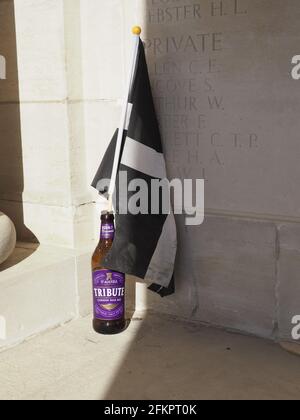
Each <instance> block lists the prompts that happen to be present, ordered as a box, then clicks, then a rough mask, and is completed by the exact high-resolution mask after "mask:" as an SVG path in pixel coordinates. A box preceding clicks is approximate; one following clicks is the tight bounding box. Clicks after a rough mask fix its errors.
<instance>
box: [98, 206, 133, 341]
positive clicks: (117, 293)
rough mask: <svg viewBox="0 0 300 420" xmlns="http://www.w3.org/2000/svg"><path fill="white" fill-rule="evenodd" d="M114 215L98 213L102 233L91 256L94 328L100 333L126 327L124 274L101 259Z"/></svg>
mask: <svg viewBox="0 0 300 420" xmlns="http://www.w3.org/2000/svg"><path fill="white" fill-rule="evenodd" d="M114 235H115V226H114V215H113V214H112V213H108V212H104V213H102V215H101V235H100V242H99V244H98V245H97V247H96V249H95V252H94V254H93V257H92V274H93V303H94V320H93V327H94V330H95V331H96V332H97V333H99V334H118V333H120V332H122V331H123V330H124V328H125V325H126V321H125V275H124V274H123V273H119V272H116V271H111V270H107V269H105V268H104V267H103V265H102V262H103V259H104V258H105V256H106V254H107V253H108V251H109V250H110V248H111V247H112V244H113V240H114Z"/></svg>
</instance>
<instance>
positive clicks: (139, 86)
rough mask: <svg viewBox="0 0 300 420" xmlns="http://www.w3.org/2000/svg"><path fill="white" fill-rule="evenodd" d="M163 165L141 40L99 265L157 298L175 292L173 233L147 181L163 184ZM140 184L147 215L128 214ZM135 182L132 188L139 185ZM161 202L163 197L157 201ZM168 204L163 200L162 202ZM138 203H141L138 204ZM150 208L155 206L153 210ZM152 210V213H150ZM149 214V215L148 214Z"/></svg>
mask: <svg viewBox="0 0 300 420" xmlns="http://www.w3.org/2000/svg"><path fill="white" fill-rule="evenodd" d="M117 137H118V130H117V131H116V133H115V135H114V137H113V139H112V141H111V143H110V145H109V147H108V149H107V151H106V154H105V156H104V158H103V161H102V163H101V165H100V167H99V169H98V171H97V174H96V176H95V179H94V181H93V183H92V186H93V187H94V188H96V189H97V190H98V191H99V192H100V193H101V194H104V195H105V193H107V188H105V187H104V184H103V180H105V179H110V177H111V174H112V167H113V162H114V157H115V150H116V143H117ZM121 174H122V175H123V179H124V174H125V175H126V183H127V185H124V180H123V187H122V186H120V185H119V184H121V183H120V177H121ZM166 177H167V173H166V164H165V159H164V155H163V148H162V141H161V136H160V131H159V127H158V122H157V118H156V114H155V108H154V102H153V97H152V92H151V85H150V80H149V74H148V69H147V63H146V57H145V51H144V45H143V43H142V42H141V41H140V42H139V47H138V55H137V61H136V65H135V71H134V76H133V79H132V84H131V90H130V94H129V103H128V107H127V121H126V125H125V130H124V135H123V142H122V149H121V156H120V161H119V167H118V176H117V182H116V190H115V197H114V203H115V204H114V205H115V212H116V215H115V217H116V235H115V239H114V242H113V246H112V248H111V250H110V252H109V254H108V255H107V257H106V259H105V261H104V266H105V267H106V268H108V269H111V270H114V271H119V272H122V273H126V274H129V275H134V276H137V277H139V278H141V279H144V280H145V281H147V282H150V284H151V286H150V287H149V288H150V289H151V290H153V291H155V292H157V293H159V294H160V295H161V296H167V295H170V294H172V293H174V277H173V274H174V264H175V257H176V251H177V234H176V225H175V219H174V215H173V212H172V211H170V212H169V214H164V213H165V212H163V209H162V204H161V203H159V205H158V206H157V203H153V196H152V194H151V182H152V181H153V180H157V181H158V180H165V179H166ZM136 179H139V180H143V182H144V184H145V183H146V184H147V186H148V197H147V200H146V201H147V202H148V205H147V207H148V208H147V209H146V210H147V211H145V208H143V210H142V211H141V212H139V213H138V214H131V213H130V212H128V213H127V214H123V213H126V212H125V211H124V208H121V207H122V206H123V207H124V205H123V204H124V203H123V204H122V205H121V204H120V202H121V201H122V197H123V202H124V196H126V203H128V202H130V200H135V201H136V203H137V204H139V199H138V194H137V192H138V187H137V189H136V190H135V191H128V190H127V187H128V185H129V184H130V183H131V185H134V183H135V180H136ZM138 184H139V183H137V185H138ZM163 199H166V197H163V196H162V194H161V195H160V200H163ZM167 199H168V198H167ZM140 201H141V200H140ZM154 204H155V205H154ZM154 207H155V208H156V210H157V209H158V210H157V211H155V213H156V214H152V213H153V208H154ZM151 210H152V211H151Z"/></svg>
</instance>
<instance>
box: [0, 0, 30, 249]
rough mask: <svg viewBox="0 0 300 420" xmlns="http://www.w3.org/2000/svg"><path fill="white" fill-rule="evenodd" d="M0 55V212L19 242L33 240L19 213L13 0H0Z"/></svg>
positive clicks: (20, 182) (20, 181) (20, 179)
mask: <svg viewBox="0 0 300 420" xmlns="http://www.w3.org/2000/svg"><path fill="white" fill-rule="evenodd" d="M0 55H1V56H2V57H3V60H2V61H3V62H4V61H5V67H6V69H5V70H6V78H5V79H3V76H4V75H3V71H2V75H1V76H2V78H1V79H0V211H2V212H4V213H5V214H7V215H8V216H9V217H10V218H11V219H12V220H13V222H14V224H15V226H16V229H17V236H18V240H19V241H22V242H35V243H36V242H37V239H36V237H35V236H34V234H33V233H32V232H31V231H30V230H29V229H28V228H27V227H26V226H25V224H24V214H23V200H22V194H23V190H24V176H23V154H22V133H21V119H20V100H19V79H18V60H17V42H16V24H15V13H14V2H13V1H5V2H3V1H1V2H0ZM2 67H3V66H2Z"/></svg>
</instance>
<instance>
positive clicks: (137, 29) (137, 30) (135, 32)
mask: <svg viewBox="0 0 300 420" xmlns="http://www.w3.org/2000/svg"><path fill="white" fill-rule="evenodd" d="M132 33H133V35H141V33H142V28H141V27H140V26H134V27H133V28H132Z"/></svg>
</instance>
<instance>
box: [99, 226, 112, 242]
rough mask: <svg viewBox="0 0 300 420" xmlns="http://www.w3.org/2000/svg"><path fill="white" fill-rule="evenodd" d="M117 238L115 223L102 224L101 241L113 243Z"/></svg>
mask: <svg viewBox="0 0 300 420" xmlns="http://www.w3.org/2000/svg"><path fill="white" fill-rule="evenodd" d="M114 237H115V225H114V222H108V221H107V222H102V223H101V231H100V241H113V240H114Z"/></svg>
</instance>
